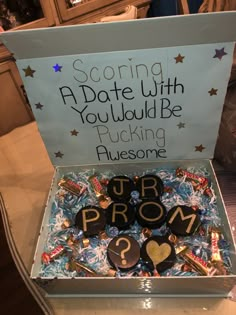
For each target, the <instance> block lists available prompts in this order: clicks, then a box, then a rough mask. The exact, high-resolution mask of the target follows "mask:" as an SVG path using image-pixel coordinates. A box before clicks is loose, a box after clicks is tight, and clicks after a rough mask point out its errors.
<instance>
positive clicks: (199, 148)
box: [195, 144, 206, 152]
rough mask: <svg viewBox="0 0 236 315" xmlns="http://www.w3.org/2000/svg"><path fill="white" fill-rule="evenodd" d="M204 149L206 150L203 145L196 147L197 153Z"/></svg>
mask: <svg viewBox="0 0 236 315" xmlns="http://www.w3.org/2000/svg"><path fill="white" fill-rule="evenodd" d="M204 149H206V148H205V147H204V146H203V145H202V144H200V145H196V146H195V152H196V151H198V152H202V151H203V150H204Z"/></svg>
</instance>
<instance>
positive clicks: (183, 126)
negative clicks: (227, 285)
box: [177, 122, 185, 129]
mask: <svg viewBox="0 0 236 315" xmlns="http://www.w3.org/2000/svg"><path fill="white" fill-rule="evenodd" d="M177 127H179V129H181V128H185V123H182V122H180V123H178V125H177Z"/></svg>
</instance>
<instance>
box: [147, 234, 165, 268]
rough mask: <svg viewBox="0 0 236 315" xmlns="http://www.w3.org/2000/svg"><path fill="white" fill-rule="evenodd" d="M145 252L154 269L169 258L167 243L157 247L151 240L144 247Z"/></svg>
mask: <svg viewBox="0 0 236 315" xmlns="http://www.w3.org/2000/svg"><path fill="white" fill-rule="evenodd" d="M146 251H147V254H148V256H149V257H150V258H151V260H152V262H153V264H154V267H155V266H156V265H158V264H160V263H161V262H163V261H164V260H165V259H166V258H167V257H169V255H170V254H171V247H170V245H169V244H167V243H163V244H161V245H159V244H158V243H157V242H155V241H153V240H151V241H150V242H148V243H147V245H146Z"/></svg>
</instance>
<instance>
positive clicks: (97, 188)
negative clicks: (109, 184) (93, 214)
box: [88, 175, 112, 209]
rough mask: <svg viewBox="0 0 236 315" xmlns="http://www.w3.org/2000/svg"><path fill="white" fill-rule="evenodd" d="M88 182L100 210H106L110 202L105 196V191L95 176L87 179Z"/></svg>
mask: <svg viewBox="0 0 236 315" xmlns="http://www.w3.org/2000/svg"><path fill="white" fill-rule="evenodd" d="M88 181H89V182H90V184H91V186H92V188H93V190H94V192H95V194H96V196H97V198H98V202H99V205H100V207H101V208H103V209H106V208H107V207H108V206H109V205H110V204H111V202H112V200H111V198H110V197H108V196H106V191H105V189H104V188H103V186H102V184H101V183H100V181H99V179H98V178H97V176H96V175H92V176H90V177H89V179H88Z"/></svg>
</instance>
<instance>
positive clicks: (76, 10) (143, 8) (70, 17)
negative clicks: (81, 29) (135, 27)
mask: <svg viewBox="0 0 236 315" xmlns="http://www.w3.org/2000/svg"><path fill="white" fill-rule="evenodd" d="M150 2H151V1H150V0H82V1H81V2H80V3H78V5H76V6H74V7H71V8H69V7H68V5H67V2H66V0H54V4H55V7H56V10H57V14H58V17H59V21H60V23H61V24H66V25H68V24H78V23H79V24H80V23H94V22H99V21H100V20H101V18H102V17H105V16H110V15H118V14H121V13H123V12H124V10H125V7H126V6H128V5H134V6H136V7H137V9H138V18H144V17H145V16H146V12H147V10H148V7H149V4H150Z"/></svg>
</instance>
